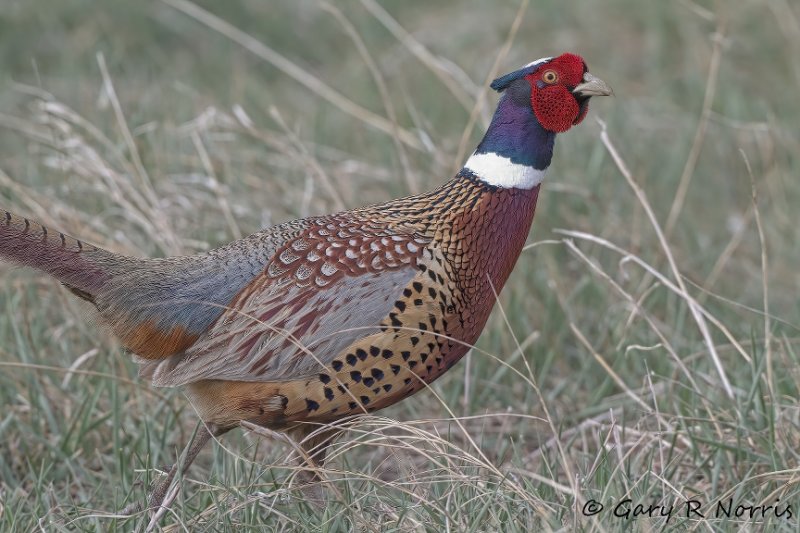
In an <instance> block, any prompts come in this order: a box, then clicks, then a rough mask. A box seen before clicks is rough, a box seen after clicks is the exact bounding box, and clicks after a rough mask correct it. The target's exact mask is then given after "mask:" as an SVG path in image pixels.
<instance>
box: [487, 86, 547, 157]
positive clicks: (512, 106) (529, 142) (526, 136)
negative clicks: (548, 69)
mask: <svg viewBox="0 0 800 533" xmlns="http://www.w3.org/2000/svg"><path fill="white" fill-rule="evenodd" d="M530 93H531V89H530V85H529V84H528V82H527V80H524V79H520V80H517V81H515V82H513V83H512V84H511V85H510V86H509V87H508V89H506V91H505V92H504V93H503V96H502V98H501V99H500V103H499V104H498V105H497V110H496V111H495V113H494V117H492V123H491V124H490V125H489V129H488V130H487V131H486V135H485V136H484V137H483V140H482V141H481V143H480V144H479V145H478V148H477V150H475V152H476V153H479V154H480V153H495V154H497V155H499V156H502V157H507V158H509V159H510V160H511V161H512V162H513V163H516V164H520V165H526V166H530V167H533V168H535V169H538V170H544V169H545V168H547V167H548V166H549V165H550V159H551V158H552V156H553V145H554V142H555V138H556V134H555V133H553V132H551V131H548V130H546V129H544V128H543V127H542V126H541V124H539V121H538V120H537V119H536V115H534V113H533V109H532V107H531V101H530Z"/></svg>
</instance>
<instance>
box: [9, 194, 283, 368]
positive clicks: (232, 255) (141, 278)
mask: <svg viewBox="0 0 800 533" xmlns="http://www.w3.org/2000/svg"><path fill="white" fill-rule="evenodd" d="M255 239H256V241H257V244H256V245H253V246H251V247H249V248H247V247H245V246H243V245H241V243H233V244H232V245H231V246H229V247H227V248H223V249H220V250H217V251H215V252H211V253H208V254H203V255H195V256H184V257H172V258H163V259H146V258H134V257H128V256H124V255H119V254H115V253H112V252H109V251H108V250H103V249H102V248H98V247H96V246H92V245H90V244H86V243H84V242H81V241H79V240H78V239H75V238H74V237H70V236H68V235H64V234H63V233H60V232H57V231H51V230H49V229H47V228H46V227H44V226H42V225H41V224H38V223H36V222H33V221H31V220H28V219H25V218H22V217H19V216H16V215H13V214H11V213H9V212H8V211H4V210H2V209H0V261H3V260H5V261H10V262H12V263H16V264H18V265H24V266H29V267H33V268H36V269H38V270H41V271H43V272H46V273H47V274H50V275H51V276H53V277H54V278H56V279H57V280H59V281H61V283H63V284H64V285H65V286H66V287H67V288H69V289H70V290H71V291H72V292H73V293H75V294H76V295H78V296H80V297H81V298H83V299H85V300H88V301H90V302H92V303H93V304H94V305H95V306H96V307H97V310H98V311H99V313H100V316H101V317H103V319H104V321H105V323H106V325H108V326H109V327H110V328H111V330H112V331H113V333H114V334H115V335H116V336H117V337H118V338H119V339H120V341H121V342H122V344H123V345H124V346H125V347H126V348H128V349H129V350H130V351H132V352H133V353H135V354H137V355H138V356H139V357H140V358H141V359H144V360H152V359H163V358H165V357H169V356H171V355H174V354H179V353H181V352H183V351H184V350H185V349H186V348H188V347H189V346H190V345H192V344H193V343H194V342H195V341H196V340H197V339H198V338H199V337H200V336H201V335H202V334H203V333H204V331H205V330H206V329H207V328H208V327H209V326H210V325H211V324H212V323H213V322H214V321H215V320H216V319H217V317H219V316H220V314H221V313H222V310H223V308H224V306H226V305H228V304H229V303H230V302H231V301H232V300H233V298H234V297H235V295H236V294H237V293H238V292H239V291H240V290H241V289H242V288H243V287H244V286H245V285H246V284H247V283H248V282H249V281H250V280H251V279H253V278H254V277H255V276H257V275H258V274H259V272H260V271H261V269H262V266H261V262H262V261H263V262H266V261H265V260H264V259H263V258H264V257H269V256H270V255H271V253H272V252H271V251H270V250H272V249H274V247H272V248H270V246H272V245H271V244H270V243H269V242H267V241H265V242H264V243H262V244H258V243H259V242H261V240H260V239H261V237H258V236H257V235H256V236H255ZM250 240H251V241H252V240H253V238H252V237H251V238H250ZM242 249H245V250H249V251H250V253H251V256H252V257H251V256H247V255H245V256H241V254H240V251H241V250H242ZM237 254H238V255H237Z"/></svg>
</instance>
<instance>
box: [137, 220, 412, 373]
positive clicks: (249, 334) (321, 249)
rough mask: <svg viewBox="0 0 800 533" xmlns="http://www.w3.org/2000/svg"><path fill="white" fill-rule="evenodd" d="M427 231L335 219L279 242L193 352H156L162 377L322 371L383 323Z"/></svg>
mask: <svg viewBox="0 0 800 533" xmlns="http://www.w3.org/2000/svg"><path fill="white" fill-rule="evenodd" d="M427 244H428V240H427V239H425V238H422V237H421V236H419V235H415V234H413V233H406V234H398V233H395V232H393V231H389V230H387V229H386V228H380V227H374V226H371V227H366V228H365V227H363V226H362V224H361V223H357V222H352V223H349V224H348V223H346V222H344V221H342V220H332V221H331V220H326V221H324V223H320V224H318V225H315V226H313V227H311V228H308V229H307V230H305V231H304V232H303V233H302V234H301V235H299V236H297V237H296V238H294V239H291V240H290V241H288V242H286V243H285V244H284V245H283V246H282V247H281V248H279V249H278V250H277V251H276V252H275V254H274V256H273V257H272V258H271V260H270V261H269V263H268V264H267V266H266V268H265V269H264V271H263V272H262V273H261V274H260V275H258V276H257V277H256V278H255V279H253V281H252V282H251V283H249V284H248V285H247V286H246V287H245V288H244V289H242V290H241V291H240V292H239V294H238V295H237V296H236V297H235V298H234V299H233V301H232V302H231V303H230V304H229V306H228V308H227V309H226V310H225V312H224V313H223V314H222V315H221V316H220V317H219V319H217V321H216V322H215V323H214V324H213V325H212V326H211V328H210V329H209V330H208V332H207V333H206V334H205V335H204V336H203V337H202V338H200V339H199V340H198V341H197V342H195V343H194V344H193V345H192V346H191V347H189V348H188V349H187V350H186V351H185V352H184V353H182V354H179V355H175V356H172V357H170V358H167V359H164V360H162V361H149V362H147V363H146V364H147V365H148V368H146V369H143V373H144V374H146V375H148V376H149V377H151V379H152V380H153V383H154V384H155V385H158V386H180V385H184V384H187V383H191V382H194V381H198V380H202V379H221V380H230V381H264V382H267V381H283V380H290V379H300V378H302V377H303V376H307V375H311V374H315V373H318V372H320V371H321V370H322V368H323V367H324V366H325V365H327V364H328V363H330V361H331V360H332V359H334V358H335V357H336V356H337V355H338V354H339V353H340V352H341V351H342V350H344V349H345V348H346V347H348V346H350V345H351V344H352V343H353V342H356V341H357V340H359V339H361V338H363V337H366V336H368V335H371V334H373V333H375V332H377V331H378V330H379V326H380V323H381V321H382V320H384V319H385V318H386V317H387V316H388V315H389V313H390V312H391V310H392V308H393V306H394V304H395V302H396V301H397V300H398V299H399V298H400V296H401V295H402V292H403V290H404V288H405V287H406V286H407V285H408V284H409V283H410V281H411V279H412V278H413V277H414V276H415V275H416V274H418V272H419V271H418V269H417V259H418V258H419V257H420V256H421V255H422V252H423V250H424V247H425V246H426V245H427Z"/></svg>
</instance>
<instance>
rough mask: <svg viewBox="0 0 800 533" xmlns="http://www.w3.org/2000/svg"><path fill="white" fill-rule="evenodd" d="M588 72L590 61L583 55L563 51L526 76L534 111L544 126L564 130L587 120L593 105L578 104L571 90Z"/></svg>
mask: <svg viewBox="0 0 800 533" xmlns="http://www.w3.org/2000/svg"><path fill="white" fill-rule="evenodd" d="M584 72H586V63H585V62H584V60H583V58H582V57H581V56H579V55H575V54H562V55H560V56H558V57H556V58H554V59H552V60H551V61H550V62H549V63H546V64H544V65H542V66H541V67H540V68H538V69H537V70H536V72H534V73H533V74H530V75H528V76H525V79H526V80H528V83H530V84H531V106H532V107H533V112H534V113H536V118H537V119H539V123H540V124H541V125H542V127H543V128H545V129H547V130H550V131H554V132H557V133H562V132H565V131H567V130H568V129H570V128H571V127H572V126H574V125H576V124H579V123H580V122H581V121H582V120H583V119H584V117H585V116H586V113H587V112H588V111H589V104H588V102H584V103H583V104H582V105H581V104H578V101H577V100H576V99H575V96H573V95H572V92H571V90H572V89H574V88H575V86H576V85H578V84H580V83H581V82H582V81H583V74H584ZM552 73H555V75H556V78H555V80H553V79H552V78H551V77H550V76H552Z"/></svg>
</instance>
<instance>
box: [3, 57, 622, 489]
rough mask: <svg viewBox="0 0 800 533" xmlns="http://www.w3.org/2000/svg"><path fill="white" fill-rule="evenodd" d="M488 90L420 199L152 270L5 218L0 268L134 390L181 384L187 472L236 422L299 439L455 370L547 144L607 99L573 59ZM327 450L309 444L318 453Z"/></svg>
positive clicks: (509, 249) (535, 184)
mask: <svg viewBox="0 0 800 533" xmlns="http://www.w3.org/2000/svg"><path fill="white" fill-rule="evenodd" d="M543 71H547V72H548V73H553V72H556V73H557V75H556V76H555V78H556V79H559V80H561V81H559V82H558V83H555V82H553V83H551V84H550V85H548V84H549V83H550V82H547V83H545V81H543V80H544V79H545V78H543V77H542V76H543V75H542V72H543ZM551 77H552V76H550V75H549V74H548V77H547V78H546V79H551ZM494 86H496V88H498V90H502V91H506V92H505V94H504V95H503V97H502V99H501V102H500V104H499V106H498V109H497V111H496V113H495V116H494V118H493V120H492V123H491V125H490V127H489V129H488V131H487V133H486V136H485V137H484V140H483V142H482V143H481V144H480V145H479V147H478V149H477V150H476V152H475V153H474V154H473V156H472V157H470V159H469V160H468V161H467V164H466V165H465V167H464V168H463V169H462V170H461V171H460V172H458V173H457V175H456V176H455V177H454V178H453V179H451V180H450V181H448V182H447V183H445V184H444V185H442V186H441V187H439V188H438V189H436V190H433V191H431V192H428V193H424V194H420V195H416V196H410V197H407V198H401V199H398V200H393V201H390V202H386V203H383V204H380V205H374V206H369V207H364V208H360V209H354V210H351V211H345V212H342V213H337V214H332V215H327V216H320V217H312V218H307V219H303V220H297V221H292V222H286V223H284V224H280V225H278V226H275V227H272V228H268V229H266V230H263V231H261V232H259V233H255V234H253V235H251V236H249V237H247V238H245V239H241V240H239V241H235V242H233V243H230V244H228V245H226V246H223V247H221V248H218V249H216V250H213V251H211V252H209V253H207V254H202V255H197V256H191V257H175V258H166V259H139V258H131V257H124V256H121V255H117V254H113V253H111V252H108V251H105V250H101V249H99V248H96V247H94V246H91V245H88V244H84V243H82V242H81V241H79V240H77V239H73V238H72V237H69V236H66V235H64V234H62V233H58V232H49V231H48V230H47V229H46V228H45V227H43V226H41V225H39V224H36V223H34V222H31V221H29V220H27V219H25V218H21V217H17V216H14V215H12V214H11V213H9V212H7V211H2V214H3V217H2V218H0V221H2V222H0V258H5V259H8V260H11V261H14V262H16V263H19V264H23V265H28V266H32V267H35V268H38V269H40V270H43V271H45V272H47V273H49V274H51V275H53V276H54V277H56V278H57V279H59V280H61V281H62V282H63V283H64V285H66V286H67V287H68V288H69V289H70V290H71V291H72V292H74V293H75V294H76V295H78V296H80V297H81V298H84V299H86V300H88V301H90V302H92V303H93V304H94V305H95V306H96V307H97V309H98V311H99V313H100V315H101V316H102V318H103V319H104V323H105V324H107V325H108V326H109V327H110V328H111V330H112V331H113V332H114V333H115V334H116V336H117V337H118V338H119V339H120V340H121V342H122V343H123V344H124V346H125V347H126V348H127V349H128V350H129V351H130V352H131V353H133V354H134V357H135V359H136V361H137V362H138V363H139V364H140V373H141V375H142V376H144V377H146V378H148V379H150V380H151V381H152V382H153V384H155V385H157V386H181V387H185V390H186V393H187V395H188V397H189V398H190V400H191V401H192V403H193V405H194V407H195V408H196V410H197V412H198V413H199V415H200V417H201V418H202V419H203V421H204V422H205V423H206V425H207V428H208V430H209V431H208V432H201V436H200V440H199V441H198V442H199V444H198V445H196V446H193V447H192V449H191V450H190V451H189V452H188V461H189V462H191V459H192V458H193V457H194V455H195V454H196V453H197V451H198V450H199V449H200V447H201V446H202V443H203V442H205V440H207V439H208V438H209V435H210V433H212V432H213V433H215V434H220V433H223V432H224V431H227V430H228V429H230V428H232V427H235V426H236V425H238V424H239V423H240V422H242V421H248V422H252V423H255V424H260V425H263V426H266V427H270V428H273V429H276V430H284V431H294V432H295V433H296V434H297V435H298V436H304V435H306V434H308V433H309V432H310V431H312V430H313V429H315V426H314V425H313V424H305V423H307V422H333V421H335V420H337V419H339V418H342V417H345V416H349V415H353V414H357V413H366V412H372V411H375V410H377V409H381V408H383V407H386V406H388V405H391V404H393V403H395V402H398V401H400V400H402V399H403V398H406V397H408V396H410V395H411V394H413V393H414V392H416V391H418V390H420V389H422V388H424V387H425V386H426V384H429V383H431V382H432V381H434V380H435V379H437V378H438V377H439V376H441V375H442V373H444V372H445V371H447V370H448V369H449V368H451V367H452V366H453V365H454V364H455V363H456V362H457V361H458V360H459V359H461V357H462V356H463V355H464V354H465V353H466V352H467V350H468V349H469V347H470V346H471V345H472V344H473V343H474V342H475V341H476V340H477V339H478V336H479V335H480V333H481V330H482V329H483V327H484V325H485V324H486V321H487V319H488V317H489V314H490V312H491V310H492V307H493V305H494V302H495V299H496V295H497V293H499V291H500V290H501V289H502V288H503V285H504V284H505V282H506V280H507V279H508V276H509V275H510V274H511V270H512V268H513V267H514V263H515V262H516V260H517V258H518V256H519V254H520V252H521V250H522V247H523V244H524V242H525V239H526V237H527V234H528V230H529V228H530V226H531V222H532V220H533V214H534V209H535V207H536V201H537V198H538V195H539V183H540V181H541V179H542V177H543V174H544V169H545V168H547V166H548V165H549V163H550V158H551V156H552V149H553V140H554V139H555V134H556V132H557V131H564V129H567V128H568V127H569V126H571V125H573V124H577V123H578V122H580V120H582V118H583V116H584V115H585V112H586V109H587V104H586V102H587V101H588V96H587V95H592V94H608V93H609V92H610V90H609V89H608V87H607V86H605V84H603V83H602V82H601V81H600V80H597V79H596V78H594V77H592V76H590V75H589V74H588V72H587V71H586V68H585V64H584V63H583V60H582V59H581V58H580V57H578V56H575V55H572V54H564V55H562V56H559V57H558V58H553V59H550V58H547V59H543V60H539V61H537V62H534V63H532V64H530V65H528V66H526V67H524V68H523V69H521V70H519V71H516V72H515V73H512V74H510V75H507V76H504V77H503V78H501V79H499V80H498V81H497V82H496V83H495V85H494ZM551 125H552V126H551ZM329 439H330V435H326V434H322V435H321V436H318V437H316V438H314V439H312V440H311V441H310V442H307V443H306V444H305V446H306V448H307V449H308V450H309V451H322V452H324V448H325V446H326V445H327V442H328V441H329ZM317 460H321V459H320V456H319V455H317ZM171 475H174V469H173V471H172V473H171ZM170 480H171V477H170V478H168V479H167V481H166V483H167V484H168V483H169V481H170ZM164 490H166V488H165V486H163V485H162V486H160V487H159V488H158V489H157V490H156V491H155V493H154V495H153V500H151V503H152V502H155V503H160V501H161V498H162V497H163V491H164Z"/></svg>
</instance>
